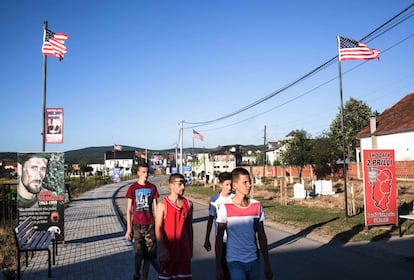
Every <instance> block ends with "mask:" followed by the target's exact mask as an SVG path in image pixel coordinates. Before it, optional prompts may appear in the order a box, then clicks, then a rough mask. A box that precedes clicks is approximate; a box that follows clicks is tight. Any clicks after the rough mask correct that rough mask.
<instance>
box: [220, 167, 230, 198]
mask: <svg viewBox="0 0 414 280" xmlns="http://www.w3.org/2000/svg"><path fill="white" fill-rule="evenodd" d="M218 179H219V185H220V188H221V191H220V192H221V193H222V194H224V195H227V194H230V192H231V173H230V172H222V173H220V174H219V176H218Z"/></svg>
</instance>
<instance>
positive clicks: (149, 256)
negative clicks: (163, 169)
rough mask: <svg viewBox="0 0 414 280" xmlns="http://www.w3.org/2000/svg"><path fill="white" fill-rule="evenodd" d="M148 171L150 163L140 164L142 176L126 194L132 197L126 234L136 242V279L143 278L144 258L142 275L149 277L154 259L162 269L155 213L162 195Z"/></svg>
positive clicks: (129, 198) (129, 199) (157, 267)
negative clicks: (158, 259) (151, 181)
mask: <svg viewBox="0 0 414 280" xmlns="http://www.w3.org/2000/svg"><path fill="white" fill-rule="evenodd" d="M148 171H149V166H148V164H146V163H142V164H139V165H138V171H137V175H138V180H137V182H135V183H134V184H132V185H131V186H129V188H128V191H127V193H126V195H125V197H126V198H127V199H128V205H127V211H126V212H127V221H126V224H127V230H126V233H125V238H126V240H131V239H132V240H133V242H134V250H135V270H134V279H141V278H140V276H141V262H142V260H144V264H143V269H142V276H143V277H142V278H143V279H145V280H147V279H148V272H149V265H150V263H151V264H152V265H153V266H154V268H155V270H156V271H157V272H158V271H159V266H158V263H157V260H156V257H157V255H156V253H157V247H156V240H155V228H154V223H155V220H154V214H153V213H155V210H156V205H157V199H158V197H159V195H158V191H157V187H156V186H155V185H153V184H151V183H150V182H148V181H147V178H148Z"/></svg>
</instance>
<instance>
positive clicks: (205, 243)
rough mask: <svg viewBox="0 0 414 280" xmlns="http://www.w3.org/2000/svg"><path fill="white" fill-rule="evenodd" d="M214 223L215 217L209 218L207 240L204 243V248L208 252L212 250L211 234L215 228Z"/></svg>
mask: <svg viewBox="0 0 414 280" xmlns="http://www.w3.org/2000/svg"><path fill="white" fill-rule="evenodd" d="M213 221H214V217H213V216H208V221H207V229H206V238H205V241H204V248H205V249H206V250H207V251H210V250H211V243H210V233H211V228H212V226H213Z"/></svg>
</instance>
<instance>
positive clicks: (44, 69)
mask: <svg viewBox="0 0 414 280" xmlns="http://www.w3.org/2000/svg"><path fill="white" fill-rule="evenodd" d="M46 30H47V21H44V22H43V42H44V41H45V38H46ZM46 66H47V56H46V55H45V54H43V118H42V119H43V123H42V127H43V131H42V143H43V144H42V151H43V152H44V151H45V148H46V146H45V137H46Z"/></svg>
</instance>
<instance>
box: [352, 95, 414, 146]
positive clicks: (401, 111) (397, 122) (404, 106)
mask: <svg viewBox="0 0 414 280" xmlns="http://www.w3.org/2000/svg"><path fill="white" fill-rule="evenodd" d="M376 123H377V130H376V131H375V133H374V135H377V136H378V135H387V134H395V133H401V132H408V131H414V93H410V94H407V95H406V96H405V97H404V98H403V99H401V100H400V101H399V102H398V103H396V104H395V105H394V106H392V107H391V108H388V109H386V110H385V111H384V112H383V113H382V114H381V115H379V116H377V120H376ZM370 136H371V129H370V125H367V126H366V127H364V128H363V129H361V130H360V131H359V132H358V134H357V136H356V137H357V138H359V139H361V138H366V137H370Z"/></svg>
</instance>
